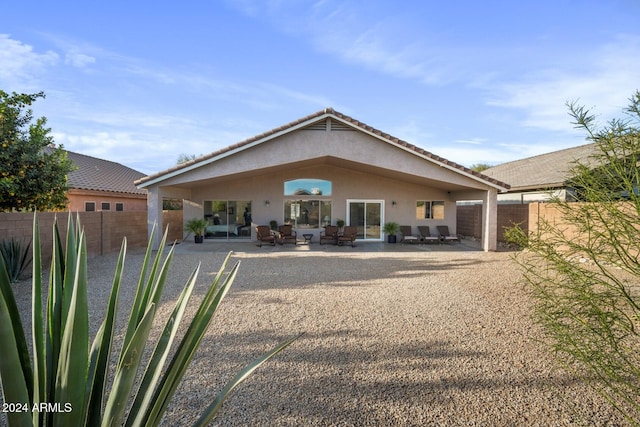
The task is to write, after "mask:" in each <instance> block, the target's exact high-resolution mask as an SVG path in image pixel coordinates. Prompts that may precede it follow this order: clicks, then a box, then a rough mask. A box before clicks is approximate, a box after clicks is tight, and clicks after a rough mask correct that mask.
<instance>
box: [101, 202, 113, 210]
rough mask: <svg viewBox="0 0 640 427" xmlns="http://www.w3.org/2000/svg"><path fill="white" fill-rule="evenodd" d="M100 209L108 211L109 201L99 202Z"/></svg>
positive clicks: (109, 208) (109, 207)
mask: <svg viewBox="0 0 640 427" xmlns="http://www.w3.org/2000/svg"><path fill="white" fill-rule="evenodd" d="M100 209H101V210H103V211H110V210H111V203H109V202H102V203H100Z"/></svg>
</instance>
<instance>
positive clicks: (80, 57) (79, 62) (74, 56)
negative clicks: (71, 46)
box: [64, 52, 96, 68]
mask: <svg viewBox="0 0 640 427" xmlns="http://www.w3.org/2000/svg"><path fill="white" fill-rule="evenodd" d="M95 62H96V58H95V57H93V56H89V55H85V54H83V53H79V52H67V53H66V55H65V58H64V63H65V64H68V65H72V66H74V67H77V68H86V67H87V66H88V65H90V64H95Z"/></svg>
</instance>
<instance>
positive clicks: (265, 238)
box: [256, 225, 276, 247]
mask: <svg viewBox="0 0 640 427" xmlns="http://www.w3.org/2000/svg"><path fill="white" fill-rule="evenodd" d="M256 237H257V238H258V242H259V243H258V246H260V247H262V243H270V244H272V245H273V246H275V245H276V236H274V235H273V234H272V233H271V228H270V227H269V226H268V225H258V226H257V227H256Z"/></svg>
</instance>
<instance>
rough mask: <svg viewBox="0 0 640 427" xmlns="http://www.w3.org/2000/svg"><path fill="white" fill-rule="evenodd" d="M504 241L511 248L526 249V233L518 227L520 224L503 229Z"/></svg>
mask: <svg viewBox="0 0 640 427" xmlns="http://www.w3.org/2000/svg"><path fill="white" fill-rule="evenodd" d="M504 239H505V241H506V242H507V243H508V244H509V246H511V247H515V248H516V249H523V248H526V247H527V244H528V236H527V232H526V231H525V230H523V229H522V227H520V224H513V225H512V226H511V227H504Z"/></svg>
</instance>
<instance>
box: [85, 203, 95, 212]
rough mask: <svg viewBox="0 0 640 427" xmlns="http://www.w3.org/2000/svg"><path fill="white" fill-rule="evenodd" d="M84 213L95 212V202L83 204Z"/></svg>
mask: <svg viewBox="0 0 640 427" xmlns="http://www.w3.org/2000/svg"><path fill="white" fill-rule="evenodd" d="M84 211H85V212H95V211H96V202H84Z"/></svg>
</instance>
